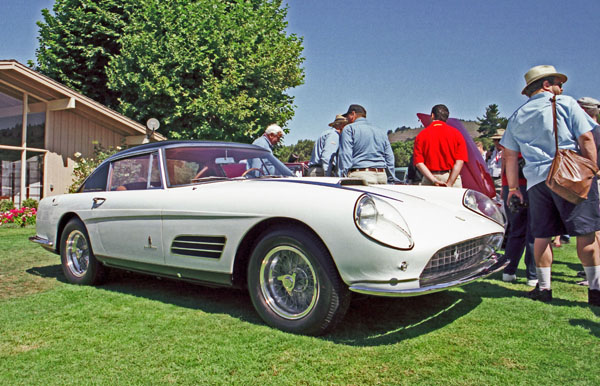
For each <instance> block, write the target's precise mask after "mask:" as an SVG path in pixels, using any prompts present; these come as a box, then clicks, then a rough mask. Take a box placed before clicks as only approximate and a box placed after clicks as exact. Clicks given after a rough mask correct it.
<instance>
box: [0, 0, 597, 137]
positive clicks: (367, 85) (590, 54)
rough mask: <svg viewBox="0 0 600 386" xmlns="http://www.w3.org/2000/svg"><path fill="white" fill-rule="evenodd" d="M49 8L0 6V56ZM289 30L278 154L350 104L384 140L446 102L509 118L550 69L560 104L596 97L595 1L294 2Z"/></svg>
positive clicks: (40, 3) (473, 114)
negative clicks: (290, 62) (287, 106)
mask: <svg viewBox="0 0 600 386" xmlns="http://www.w3.org/2000/svg"><path fill="white" fill-rule="evenodd" d="M52 4H54V1H53V0H27V1H23V0H2V12H1V13H0V34H1V36H2V39H0V58H1V59H16V60H18V61H20V62H22V63H27V60H29V59H34V58H35V48H36V47H37V39H36V37H37V26H36V24H35V21H36V20H40V19H41V18H42V17H41V13H40V10H41V9H42V8H51V7H52ZM288 4H289V10H288V22H289V25H288V32H289V33H295V34H296V35H298V36H302V37H303V39H304V43H303V45H304V52H303V56H304V57H305V58H306V60H305V62H304V68H305V71H306V79H305V84H304V85H302V86H300V87H298V88H296V89H293V90H291V94H292V95H294V96H295V105H296V106H297V107H296V114H295V116H294V118H293V120H292V121H290V122H288V123H287V127H288V128H289V129H290V133H289V134H288V135H287V136H286V137H285V144H288V145H289V144H294V143H296V142H297V141H298V140H299V139H315V138H316V137H318V135H319V134H320V133H321V132H322V131H323V130H324V129H326V128H327V123H329V122H331V121H332V120H333V118H334V117H335V114H339V113H344V112H345V111H346V109H347V107H348V105H349V104H351V103H359V104H361V105H363V106H364V107H365V108H366V109H367V113H368V114H367V115H368V119H369V120H370V121H371V122H373V123H374V124H376V125H377V126H379V127H380V128H381V129H382V130H385V131H387V130H393V129H395V128H396V127H398V126H403V125H405V126H410V127H416V126H417V125H418V122H417V117H416V113H418V112H429V111H430V110H431V106H433V105H435V104H437V103H444V104H446V105H447V106H448V108H449V109H450V114H451V116H453V117H457V118H462V119H472V120H474V119H477V117H481V116H483V114H484V113H485V108H486V107H487V106H488V105H489V104H491V103H496V104H498V106H499V109H500V114H501V115H503V116H509V115H510V114H511V113H512V112H513V111H514V110H515V109H516V108H517V107H519V105H520V104H521V103H523V102H524V101H525V97H523V96H522V95H520V92H521V90H522V88H523V86H524V78H523V75H524V74H525V72H527V70H528V69H529V68H530V67H532V66H534V65H538V64H552V65H554V66H555V67H556V68H557V70H558V71H559V72H563V73H565V74H566V75H567V76H568V77H569V80H568V82H567V83H566V84H565V87H564V92H565V94H568V95H571V96H573V97H576V98H579V97H582V96H592V97H595V98H597V99H600V2H599V1H581V0H570V1H554V0H545V1H532V0H520V1H513V0H501V1H494V2H491V1H485V0H462V1H458V0H456V1H448V0H445V1H442V0H419V1H404V0H361V1H359V0H290V1H289V2H288Z"/></svg>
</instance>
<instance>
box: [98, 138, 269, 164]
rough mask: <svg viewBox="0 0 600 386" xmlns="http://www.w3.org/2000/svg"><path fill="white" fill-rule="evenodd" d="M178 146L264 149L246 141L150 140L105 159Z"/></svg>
mask: <svg viewBox="0 0 600 386" xmlns="http://www.w3.org/2000/svg"><path fill="white" fill-rule="evenodd" d="M180 146H207V147H213V148H215V147H229V148H237V149H257V150H263V151H266V150H265V149H264V148H262V147H260V146H256V145H250V144H247V143H238V142H224V141H196V140H170V141H160V142H152V143H146V144H143V145H138V146H134V147H130V148H129V149H125V150H122V151H120V152H118V153H116V154H113V155H112V156H110V157H109V158H108V159H107V161H109V160H112V159H115V158H122V157H123V156H127V155H129V154H135V153H138V152H145V151H148V150H153V149H160V148H166V147H180Z"/></svg>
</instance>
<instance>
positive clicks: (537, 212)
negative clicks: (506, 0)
mask: <svg viewBox="0 0 600 386" xmlns="http://www.w3.org/2000/svg"><path fill="white" fill-rule="evenodd" d="M566 81H567V77H566V75H564V74H561V73H559V72H557V71H556V69H555V68H554V66H549V65H542V66H535V67H533V68H531V69H530V70H529V71H528V72H527V73H526V74H525V82H526V86H525V88H524V89H523V91H522V94H524V95H526V96H528V97H529V100H527V102H525V103H524V104H523V105H522V106H521V107H519V108H518V109H517V111H515V112H514V113H513V115H512V116H511V117H510V118H509V120H508V125H507V128H506V132H505V133H504V136H503V137H502V140H501V141H500V143H501V144H502V146H504V154H503V158H504V162H505V169H506V177H507V180H508V190H509V192H508V197H507V201H509V202H510V199H511V198H512V196H517V197H519V198H520V199H521V201H523V196H522V194H521V192H520V190H519V172H518V161H517V158H518V155H519V153H521V154H522V156H523V158H524V160H525V166H524V167H523V174H524V176H525V178H526V179H527V194H528V196H529V215H530V217H531V218H530V221H531V223H532V224H533V225H534V226H533V227H532V234H533V236H534V238H535V240H534V251H533V254H534V258H535V264H536V267H537V268H536V271H537V278H538V285H537V286H536V288H535V289H534V290H533V291H531V292H528V293H527V294H526V296H527V297H529V298H531V299H534V300H539V301H543V302H549V301H551V300H552V289H551V285H550V282H551V267H552V260H553V254H552V248H551V247H550V243H551V240H552V236H555V235H562V234H569V235H572V236H577V255H578V257H579V260H581V263H582V264H583V267H584V269H585V273H586V277H587V279H588V282H589V289H588V303H589V304H590V305H592V306H600V250H599V246H598V243H597V242H596V236H595V234H596V231H598V230H600V207H599V204H600V202H599V200H598V186H597V185H596V183H593V184H592V188H591V189H590V192H589V194H588V199H587V200H585V201H583V202H582V203H580V204H577V205H575V204H572V203H570V202H568V201H566V200H564V199H563V198H561V197H559V196H558V195H556V194H555V193H554V192H552V191H551V190H550V189H549V188H548V187H547V186H546V184H545V180H546V177H547V176H548V173H549V171H550V166H551V164H552V160H553V158H554V153H555V152H556V148H555V140H554V134H553V121H554V118H553V114H552V100H553V99H555V100H556V108H557V110H558V111H559V113H558V114H557V125H558V127H557V133H558V138H559V147H560V148H565V149H572V150H576V151H579V153H580V154H581V155H582V156H584V157H586V158H588V159H590V160H591V161H593V162H594V163H595V162H596V146H595V144H594V138H593V135H592V129H593V128H594V127H593V125H592V124H590V121H589V118H588V117H587V114H586V113H585V111H583V109H582V108H581V107H579V105H578V104H577V101H575V99H573V98H571V97H569V96H565V95H561V94H562V85H563V83H565V82H566Z"/></svg>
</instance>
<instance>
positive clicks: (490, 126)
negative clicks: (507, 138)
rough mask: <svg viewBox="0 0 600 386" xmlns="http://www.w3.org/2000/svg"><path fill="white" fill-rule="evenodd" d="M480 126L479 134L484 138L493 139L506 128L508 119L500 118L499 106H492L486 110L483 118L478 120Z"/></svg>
mask: <svg viewBox="0 0 600 386" xmlns="http://www.w3.org/2000/svg"><path fill="white" fill-rule="evenodd" d="M477 123H478V124H479V129H477V131H478V132H480V133H481V136H482V137H491V136H492V135H494V134H496V131H498V129H502V128H506V124H507V123H508V119H507V118H504V117H500V116H499V111H498V105H496V104H491V105H489V106H488V107H486V109H485V115H484V116H483V117H482V118H479V117H478V118H477Z"/></svg>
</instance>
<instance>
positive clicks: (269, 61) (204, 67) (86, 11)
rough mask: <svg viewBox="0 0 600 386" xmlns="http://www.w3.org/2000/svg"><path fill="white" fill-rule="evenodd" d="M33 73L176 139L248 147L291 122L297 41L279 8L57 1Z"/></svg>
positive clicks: (264, 1)
mask: <svg viewBox="0 0 600 386" xmlns="http://www.w3.org/2000/svg"><path fill="white" fill-rule="evenodd" d="M53 11H54V14H55V16H53V15H52V14H51V13H50V12H49V11H48V10H44V11H43V15H44V19H45V23H39V25H40V37H39V40H40V48H39V49H38V51H37V59H38V62H39V70H40V71H41V72H42V73H44V74H46V75H48V76H50V77H52V78H54V79H57V80H59V81H61V82H63V83H65V84H66V85H68V86H69V87H72V88H74V89H76V90H78V91H81V92H82V93H84V94H86V95H87V96H89V97H91V98H93V99H96V100H98V101H99V102H102V103H105V104H107V105H108V106H109V107H112V108H114V109H116V110H117V111H119V112H121V113H123V114H124V115H126V116H128V117H130V118H133V119H135V120H137V121H140V122H145V121H146V120H147V119H148V118H150V117H156V118H158V119H159V120H160V121H161V123H162V127H163V128H165V129H164V130H165V131H163V133H164V134H165V135H166V136H167V137H170V138H172V139H212V140H234V141H240V142H251V141H252V140H253V139H254V138H256V137H257V136H258V135H260V133H261V132H262V130H264V128H265V127H266V126H267V125H269V124H271V123H278V124H279V125H282V126H283V125H284V124H285V123H286V122H287V121H289V120H290V119H291V118H292V117H293V114H294V111H293V107H294V106H293V97H292V96H290V95H288V94H286V93H285V91H286V90H288V89H290V88H293V87H295V86H298V85H300V84H302V83H303V82H304V71H303V69H302V68H301V67H300V65H301V64H302V62H303V60H304V59H303V58H302V57H301V52H302V40H301V38H299V37H297V36H296V35H293V34H292V35H289V36H288V35H286V33H285V27H286V25H287V23H286V21H285V17H286V15H287V8H286V7H282V1H281V0H227V1H223V0H57V1H56V3H55V5H54V8H53Z"/></svg>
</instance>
